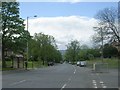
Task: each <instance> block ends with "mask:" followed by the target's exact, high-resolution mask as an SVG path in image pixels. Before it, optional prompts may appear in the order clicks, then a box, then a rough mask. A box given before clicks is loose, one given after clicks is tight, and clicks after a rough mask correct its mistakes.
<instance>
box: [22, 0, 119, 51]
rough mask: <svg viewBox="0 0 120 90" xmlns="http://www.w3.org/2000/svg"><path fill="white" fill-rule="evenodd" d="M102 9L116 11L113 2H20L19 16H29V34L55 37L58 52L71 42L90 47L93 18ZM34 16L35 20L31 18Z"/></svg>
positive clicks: (94, 22)
mask: <svg viewBox="0 0 120 90" xmlns="http://www.w3.org/2000/svg"><path fill="white" fill-rule="evenodd" d="M106 7H115V8H117V2H76V3H73V2H20V17H22V18H23V19H25V24H26V18H27V17H29V20H28V22H29V24H28V26H29V28H28V30H29V32H30V34H31V35H32V36H33V35H34V33H40V32H42V33H44V34H48V35H52V36H54V37H55V40H56V43H57V45H58V49H60V50H65V49H66V45H67V44H68V43H69V42H70V41H71V40H78V41H79V42H80V43H81V44H87V45H88V46H92V41H91V37H92V35H93V34H94V33H95V32H94V30H93V26H95V25H96V22H97V20H96V19H95V15H96V13H97V12H98V11H99V10H102V9H104V8H106ZM34 15H37V17H34Z"/></svg>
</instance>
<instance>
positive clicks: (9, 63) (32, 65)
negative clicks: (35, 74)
mask: <svg viewBox="0 0 120 90" xmlns="http://www.w3.org/2000/svg"><path fill="white" fill-rule="evenodd" d="M6 66H7V67H6V68H0V70H2V71H9V70H15V69H16V68H11V66H12V61H6ZM46 66H47V64H46V63H45V65H43V64H42V61H34V62H32V61H29V62H28V68H29V69H30V68H31V69H32V68H41V67H46ZM24 67H25V64H24Z"/></svg>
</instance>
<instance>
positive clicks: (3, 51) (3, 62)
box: [2, 40, 6, 68]
mask: <svg viewBox="0 0 120 90" xmlns="http://www.w3.org/2000/svg"><path fill="white" fill-rule="evenodd" d="M4 53H5V47H4V42H3V40H2V68H5V67H6V62H5V54H4Z"/></svg>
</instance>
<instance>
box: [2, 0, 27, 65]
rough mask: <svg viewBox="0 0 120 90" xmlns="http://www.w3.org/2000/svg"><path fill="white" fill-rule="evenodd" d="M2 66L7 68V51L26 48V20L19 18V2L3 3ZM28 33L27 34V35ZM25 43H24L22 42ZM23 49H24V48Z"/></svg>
mask: <svg viewBox="0 0 120 90" xmlns="http://www.w3.org/2000/svg"><path fill="white" fill-rule="evenodd" d="M1 12H2V64H3V65H2V66H3V67H5V56H4V52H5V50H6V49H7V50H17V51H19V50H20V48H22V47H23V45H24V46H25V44H24V42H25V41H26V40H23V38H24V39H25V35H28V34H29V33H28V32H25V30H24V26H25V25H24V20H23V19H22V18H20V17H19V3H18V2H2V8H1ZM26 33H27V34H26ZM22 41H24V42H22ZM22 49H23V48H22Z"/></svg>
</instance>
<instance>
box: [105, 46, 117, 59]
mask: <svg viewBox="0 0 120 90" xmlns="http://www.w3.org/2000/svg"><path fill="white" fill-rule="evenodd" d="M103 55H104V57H105V58H111V57H115V56H117V55H118V50H117V49H116V48H115V47H113V46H112V45H110V44H105V45H104V48H103Z"/></svg>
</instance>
